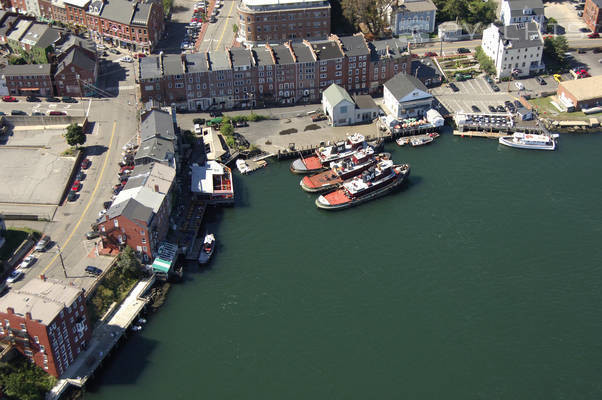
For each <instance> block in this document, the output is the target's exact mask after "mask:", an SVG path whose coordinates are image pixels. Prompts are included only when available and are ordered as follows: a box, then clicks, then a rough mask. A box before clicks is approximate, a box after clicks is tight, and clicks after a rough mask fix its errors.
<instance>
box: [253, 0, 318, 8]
mask: <svg viewBox="0 0 602 400" xmlns="http://www.w3.org/2000/svg"><path fill="white" fill-rule="evenodd" d="M323 2H324V0H243V4H244V5H246V6H251V7H261V6H280V5H287V6H293V5H298V6H299V7H303V6H307V5H308V4H312V3H323Z"/></svg>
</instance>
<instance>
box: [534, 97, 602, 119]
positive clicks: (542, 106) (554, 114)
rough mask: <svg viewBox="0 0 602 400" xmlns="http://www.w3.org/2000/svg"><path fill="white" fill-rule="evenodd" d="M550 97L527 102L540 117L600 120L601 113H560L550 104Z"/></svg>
mask: <svg viewBox="0 0 602 400" xmlns="http://www.w3.org/2000/svg"><path fill="white" fill-rule="evenodd" d="M551 101H552V97H551V96H550V97H538V98H535V99H531V100H529V102H530V103H531V104H532V105H533V107H535V108H536V109H537V111H538V112H539V115H540V116H541V117H545V118H550V119H555V120H566V121H589V119H590V118H602V113H596V114H588V115H586V114H584V113H583V112H581V111H575V112H560V111H558V109H557V108H556V107H554V106H553V105H552V103H551Z"/></svg>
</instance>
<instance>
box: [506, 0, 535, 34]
mask: <svg viewBox="0 0 602 400" xmlns="http://www.w3.org/2000/svg"><path fill="white" fill-rule="evenodd" d="M498 9H499V18H500V20H501V21H502V23H503V24H504V25H505V26H508V25H513V24H525V23H527V22H537V24H538V25H539V27H540V29H542V28H543V26H544V25H545V17H544V12H543V2H542V0H502V2H501V3H500V5H499V8H498Z"/></svg>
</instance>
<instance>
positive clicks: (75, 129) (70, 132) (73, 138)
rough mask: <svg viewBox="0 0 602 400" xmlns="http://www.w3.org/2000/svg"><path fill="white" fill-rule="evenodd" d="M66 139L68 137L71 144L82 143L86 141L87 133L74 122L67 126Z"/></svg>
mask: <svg viewBox="0 0 602 400" xmlns="http://www.w3.org/2000/svg"><path fill="white" fill-rule="evenodd" d="M65 139H67V144H68V145H69V146H77V145H82V144H84V143H86V134H85V133H84V129H83V128H82V127H81V126H80V125H78V124H76V123H72V124H71V125H69V126H68V127H67V132H66V133H65Z"/></svg>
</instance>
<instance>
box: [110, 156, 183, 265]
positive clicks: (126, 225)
mask: <svg viewBox="0 0 602 400" xmlns="http://www.w3.org/2000/svg"><path fill="white" fill-rule="evenodd" d="M175 175H176V172H175V169H174V168H171V167H169V166H167V165H163V164H160V163H151V164H147V165H138V166H136V168H134V170H133V172H132V174H131V175H130V178H129V179H128V182H127V184H126V185H125V187H124V188H123V190H122V191H121V192H120V193H119V195H118V196H117V198H115V200H114V201H113V205H111V208H109V210H108V211H107V213H106V214H105V216H104V217H103V218H104V220H103V221H102V222H100V223H99V224H98V226H99V232H100V235H101V237H102V239H103V246H104V247H112V248H120V247H123V246H126V245H127V246H130V247H131V248H133V249H134V250H136V251H137V252H138V253H139V254H140V255H141V256H142V258H143V259H145V260H147V261H148V260H152V259H153V258H154V256H155V255H156V251H157V246H158V245H159V242H161V241H162V240H164V239H165V236H166V235H167V231H168V229H169V213H170V210H171V189H172V186H173V181H174V179H175Z"/></svg>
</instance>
